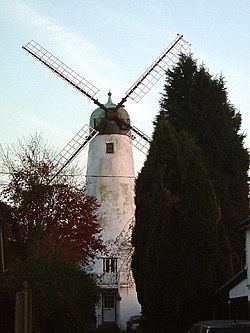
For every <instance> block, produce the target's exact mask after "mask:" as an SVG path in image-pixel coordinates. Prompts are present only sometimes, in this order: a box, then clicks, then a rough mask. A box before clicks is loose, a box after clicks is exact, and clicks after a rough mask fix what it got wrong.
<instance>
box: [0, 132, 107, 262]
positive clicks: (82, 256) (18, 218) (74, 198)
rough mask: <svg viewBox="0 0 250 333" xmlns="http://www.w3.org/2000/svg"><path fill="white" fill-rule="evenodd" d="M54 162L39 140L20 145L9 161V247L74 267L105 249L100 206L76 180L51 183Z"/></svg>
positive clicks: (7, 190)
mask: <svg viewBox="0 0 250 333" xmlns="http://www.w3.org/2000/svg"><path fill="white" fill-rule="evenodd" d="M13 160H14V162H13ZM52 160H53V158H52V153H51V152H49V150H48V148H47V147H46V145H45V144H44V143H43V142H42V140H41V138H40V137H39V136H35V137H33V138H32V139H31V140H30V141H29V142H23V141H22V142H20V144H19V147H18V150H16V151H15V158H12V159H8V160H6V159H5V164H7V166H8V167H9V170H10V173H11V174H10V181H9V183H8V185H7V186H6V187H5V189H4V191H3V194H4V198H5V202H6V203H7V204H8V205H9V206H10V207H11V222H10V223H9V226H8V228H7V237H6V247H7V248H8V253H9V254H12V255H13V256H14V257H16V254H17V253H19V254H20V255H21V256H24V257H25V256H27V255H36V254H39V256H43V257H45V258H48V257H50V258H56V259H57V260H60V261H66V262H70V263H79V262H83V261H84V262H86V261H87V260H90V259H93V258H94V256H95V254H96V253H97V252H98V251H99V250H101V249H102V244H101V240H100V235H99V233H100V230H99V225H98V222H97V215H96V211H97V207H98V205H97V203H96V201H95V199H94V198H92V197H89V196H87V195H86V193H85V190H84V189H83V188H80V187H77V186H76V185H74V180H72V176H70V177H68V176H65V175H64V176H62V177H61V178H60V179H57V181H55V182H52V183H50V182H49V181H50V178H51V175H52V174H53V173H54V172H55V171H56V167H57V166H56V165H53V162H52Z"/></svg>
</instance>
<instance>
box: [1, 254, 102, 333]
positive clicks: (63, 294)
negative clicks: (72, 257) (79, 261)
mask: <svg viewBox="0 0 250 333" xmlns="http://www.w3.org/2000/svg"><path fill="white" fill-rule="evenodd" d="M24 283H25V284H27V285H28V289H29V290H30V291H31V298H32V312H33V320H32V322H33V323H32V325H33V330H34V332H36V333H57V332H61V333H71V332H72V333H78V332H79V333H80V332H86V329H87V328H90V327H91V326H92V324H93V322H95V313H94V309H95V305H96V304H97V303H98V301H99V291H98V289H97V287H96V284H95V280H94V279H93V277H92V276H91V275H89V274H87V273H86V272H85V271H84V270H83V269H80V268H79V267H75V266H72V265H71V264H69V263H65V262H61V261H58V260H55V259H54V258H53V259H51V258H49V259H46V258H43V257H39V256H32V257H28V258H26V259H25V260H24V261H23V262H19V263H18V266H17V267H15V274H13V275H11V276H10V277H9V278H8V279H6V281H5V283H4V284H2V285H1V288H0V290H4V291H5V292H8V294H15V293H16V292H18V291H20V290H21V289H22V285H23V284H24Z"/></svg>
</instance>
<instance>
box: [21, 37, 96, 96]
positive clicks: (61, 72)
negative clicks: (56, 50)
mask: <svg viewBox="0 0 250 333" xmlns="http://www.w3.org/2000/svg"><path fill="white" fill-rule="evenodd" d="M22 48H23V49H24V50H25V51H27V52H28V53H30V54H31V55H32V56H33V57H35V58H36V59H37V60H39V61H41V62H42V63H43V64H44V65H45V66H46V67H48V68H49V69H50V70H52V71H53V72H54V73H55V74H57V75H58V76H60V77H62V78H63V79H64V80H66V81H67V82H68V83H69V84H71V85H72V86H73V87H74V88H76V89H77V90H79V91H81V92H82V93H84V94H85V95H86V96H87V97H88V98H89V99H93V98H94V96H95V95H96V94H97V93H98V92H99V89H98V88H97V87H95V86H94V85H93V84H92V83H90V82H89V81H88V80H86V79H85V78H84V77H82V76H81V75H80V74H78V73H76V72H75V71H74V70H73V69H72V68H70V67H69V66H67V65H65V64H64V63H63V62H62V61H61V60H59V59H58V58H57V57H55V56H54V55H53V54H52V53H50V52H49V51H47V50H46V49H45V48H44V47H42V46H41V45H40V44H38V43H37V42H36V41H34V40H31V41H30V42H29V43H27V44H26V45H24V46H23V47H22Z"/></svg>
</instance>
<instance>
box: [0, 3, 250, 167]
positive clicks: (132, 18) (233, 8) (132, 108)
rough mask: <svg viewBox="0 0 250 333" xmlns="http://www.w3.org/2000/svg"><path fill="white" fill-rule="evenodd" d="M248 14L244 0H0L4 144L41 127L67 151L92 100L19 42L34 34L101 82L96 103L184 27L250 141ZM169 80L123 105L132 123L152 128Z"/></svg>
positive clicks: (119, 93) (0, 131) (119, 89)
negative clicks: (223, 83)
mask: <svg viewBox="0 0 250 333" xmlns="http://www.w3.org/2000/svg"><path fill="white" fill-rule="evenodd" d="M249 17H250V2H249V1H248V0H245V1H244V0H241V1H240V0H238V1H237V0H234V1H233V0H210V1H207V0H206V1H205V0H163V1H162V0H154V1H153V0H134V1H132V0H123V1H120V0H68V1H65V0H60V1H59V0H49V1H48V0H43V1H41V0H40V1H38V0H33V1H30V0H24V1H22V0H17V1H15V0H0V29H1V34H0V36H1V37H0V41H1V43H0V49H1V52H0V64H1V66H0V77H1V80H0V97H1V99H0V100H1V104H0V108H1V127H0V143H1V144H2V145H3V147H4V149H7V148H6V147H7V146H8V145H11V144H12V143H15V142H17V140H18V139H20V138H22V137H27V136H29V135H30V134H34V133H35V132H38V133H41V134H42V135H43V137H44V138H45V139H46V140H48V142H49V143H50V144H51V146H52V147H54V148H55V149H61V148H62V147H63V146H64V145H65V144H66V143H67V142H68V141H69V140H70V139H71V138H72V137H73V136H74V135H75V133H76V132H77V131H78V130H79V129H80V128H81V127H82V126H83V125H84V124H86V123H88V122H89V117H90V115H91V113H92V111H93V110H94V109H95V108H96V107H95V105H94V104H93V103H92V102H91V101H90V100H88V99H86V98H85V97H84V96H83V95H82V94H80V93H79V92H77V91H76V90H74V89H73V88H72V87H70V86H69V85H68V84H67V83H66V82H65V81H63V80H62V79H60V78H58V77H57V76H55V75H54V74H53V73H52V72H50V71H49V70H47V69H46V68H45V67H44V66H42V65H41V64H40V63H39V62H38V61H36V60H35V59H34V58H33V57H31V56H30V55H28V54H27V53H26V52H25V51H23V50H22V48H21V46H22V45H24V44H26V43H27V42H28V41H30V40H31V39H34V40H36V41H37V42H38V43H39V44H41V45H42V46H43V47H45V48H46V49H47V50H49V51H50V52H51V53H53V54H54V55H56V56H57V57H58V58H59V59H60V60H62V61H63V62H64V63H66V64H67V65H68V66H70V67H72V68H73V69H74V70H75V71H76V72H78V73H79V74H81V75H82V76H83V77H84V78H86V79H87V80H89V81H90V82H91V83H93V84H94V85H95V86H97V87H98V88H99V89H100V92H99V94H98V95H97V98H98V99H99V101H100V102H102V103H105V102H106V101H107V97H108V96H107V93H108V91H109V89H110V90H111V92H112V99H113V102H114V103H116V102H119V101H120V99H121V98H122V97H123V96H124V94H125V92H126V90H127V89H128V88H129V87H130V86H131V85H132V84H133V83H134V81H136V80H137V78H138V77H139V76H140V75H141V74H142V73H143V72H144V70H145V69H146V68H147V67H148V66H149V65H150V64H151V63H152V62H153V61H154V60H155V58H157V57H158V56H159V54H160V53H161V52H162V51H163V50H164V49H165V48H166V46H167V45H168V44H169V43H171V42H172V40H173V39H175V37H176V34H177V33H179V34H183V35H184V38H185V40H187V41H188V42H189V43H190V44H191V51H192V53H193V55H194V57H195V58H196V59H197V60H198V63H204V64H205V65H206V67H207V68H208V69H209V71H210V74H212V75H220V74H221V73H222V75H223V76H224V77H225V81H226V86H227V88H228V95H229V99H230V101H231V103H232V104H234V105H235V106H236V107H237V109H239V111H240V112H241V114H242V132H244V133H245V134H247V135H248V137H247V138H246V140H245V144H246V146H247V147H249V146H250V112H249V108H250V106H249V105H250V94H249V92H248V90H249V87H250V57H249V51H250V19H249ZM163 84H164V78H162V79H161V80H160V81H159V82H158V83H157V84H156V86H155V87H154V88H153V89H152V90H151V91H150V92H149V93H148V94H147V95H146V96H145V97H144V99H143V100H142V101H141V102H140V103H139V104H136V103H134V102H133V101H128V102H127V103H126V110H127V111H128V112H129V114H130V117H131V120H132V124H133V125H135V126H136V127H139V128H140V129H141V130H142V131H143V132H144V133H146V134H147V135H149V136H151V134H152V129H153V126H152V122H153V120H154V118H155V116H156V114H157V112H158V110H159V99H160V96H161V95H160V94H161V93H162V91H163ZM86 154H87V150H85V151H84V152H83V153H82V155H81V157H80V163H81V164H82V166H83V167H84V166H86ZM134 158H135V165H136V171H137V172H138V171H139V170H140V168H141V166H142V164H143V161H144V159H145V156H144V155H143V154H142V153H141V152H139V151H136V150H135V151H134Z"/></svg>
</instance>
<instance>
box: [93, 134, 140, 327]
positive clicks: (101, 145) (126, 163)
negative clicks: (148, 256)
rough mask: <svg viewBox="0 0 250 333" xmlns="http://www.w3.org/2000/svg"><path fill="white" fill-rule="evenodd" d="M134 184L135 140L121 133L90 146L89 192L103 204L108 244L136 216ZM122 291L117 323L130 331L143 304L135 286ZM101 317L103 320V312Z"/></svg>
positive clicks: (101, 220)
mask: <svg viewBox="0 0 250 333" xmlns="http://www.w3.org/2000/svg"><path fill="white" fill-rule="evenodd" d="M106 143H114V153H113V154H108V153H106ZM134 181H135V172H134V161H133V153H132V146H131V139H130V138H129V137H128V136H126V135H121V134H104V135H97V136H96V137H95V138H94V139H93V140H92V141H91V142H90V146H89V153H88V166H87V193H88V194H89V195H92V196H94V197H96V198H97V200H98V202H99V204H100V207H99V210H98V214H99V223H100V225H101V227H102V229H103V231H102V238H103V240H104V241H106V242H111V243H112V241H113V240H114V239H116V237H117V236H118V235H119V234H120V232H121V231H122V230H123V228H124V227H125V226H126V225H127V222H128V221H129V220H131V219H132V218H133V217H134V213H135V205H134ZM130 232H131V230H130ZM110 253H112V249H110ZM104 256H108V253H106V254H104ZM121 264H122V259H121V258H120V259H119V258H118V271H119V269H120V265H121ZM95 272H96V273H97V274H101V273H102V263H101V259H100V260H99V261H97V262H96V265H95ZM118 290H119V294H120V296H121V301H118V302H117V309H118V311H117V318H118V320H117V322H118V325H119V327H120V328H121V329H126V322H127V321H128V320H129V318H130V317H131V316H132V315H137V314H139V313H140V305H139V303H138V301H137V295H136V291H135V288H134V286H133V287H129V288H122V287H121V288H119V289H118ZM98 314H99V318H100V309H99V313H98Z"/></svg>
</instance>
